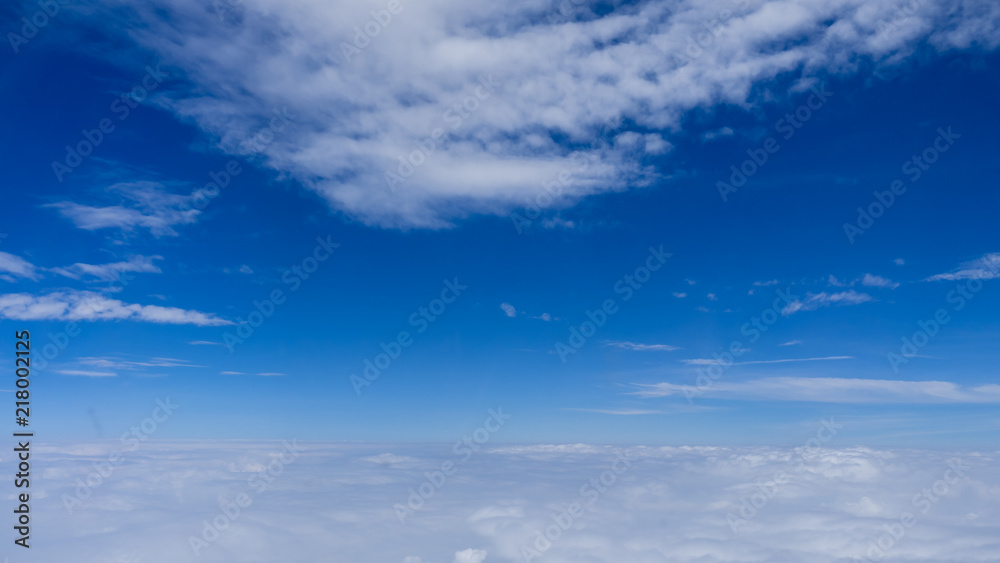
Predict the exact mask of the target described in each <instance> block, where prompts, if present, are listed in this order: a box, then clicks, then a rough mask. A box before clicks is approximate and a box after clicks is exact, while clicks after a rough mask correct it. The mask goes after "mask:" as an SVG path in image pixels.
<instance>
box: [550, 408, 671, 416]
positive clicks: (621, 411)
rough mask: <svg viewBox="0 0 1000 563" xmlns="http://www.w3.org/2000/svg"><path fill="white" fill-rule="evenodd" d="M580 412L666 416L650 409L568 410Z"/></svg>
mask: <svg viewBox="0 0 1000 563" xmlns="http://www.w3.org/2000/svg"><path fill="white" fill-rule="evenodd" d="M566 410H571V411H580V412H596V413H598V414H611V415H615V416H637V415H644V414H665V413H664V411H654V410H648V409H566Z"/></svg>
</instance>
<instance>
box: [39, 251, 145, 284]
mask: <svg viewBox="0 0 1000 563" xmlns="http://www.w3.org/2000/svg"><path fill="white" fill-rule="evenodd" d="M162 259H163V257H162V256H133V257H132V258H129V259H128V260H127V261H124V262H113V263H111V264H83V263H80V262H77V263H76V264H73V265H72V266H66V267H65V268H51V269H50V270H49V271H51V272H53V273H56V274H59V275H61V276H66V277H67V278H72V279H74V280H79V279H81V278H83V277H85V276H89V277H92V278H96V279H99V280H102V281H115V280H117V279H119V277H120V276H121V274H122V273H125V272H137V273H154V274H159V273H161V272H162V270H160V268H159V267H157V266H156V264H153V260H162Z"/></svg>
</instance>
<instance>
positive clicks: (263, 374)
mask: <svg viewBox="0 0 1000 563" xmlns="http://www.w3.org/2000/svg"><path fill="white" fill-rule="evenodd" d="M254 375H261V376H264V377H274V376H281V375H288V374H287V373H281V372H277V371H264V372H260V373H257V374H254Z"/></svg>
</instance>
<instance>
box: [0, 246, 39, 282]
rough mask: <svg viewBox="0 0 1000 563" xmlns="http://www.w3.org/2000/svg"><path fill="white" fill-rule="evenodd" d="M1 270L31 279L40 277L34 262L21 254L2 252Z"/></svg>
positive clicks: (0, 257)
mask: <svg viewBox="0 0 1000 563" xmlns="http://www.w3.org/2000/svg"><path fill="white" fill-rule="evenodd" d="M0 272H6V273H8V274H12V275H14V276H17V277H19V278H27V279H29V280H37V279H38V278H39V276H38V272H37V271H36V269H35V266H34V264H32V263H31V262H28V261H27V260H25V259H24V258H21V257H20V256H14V255H13V254H8V253H6V252H0Z"/></svg>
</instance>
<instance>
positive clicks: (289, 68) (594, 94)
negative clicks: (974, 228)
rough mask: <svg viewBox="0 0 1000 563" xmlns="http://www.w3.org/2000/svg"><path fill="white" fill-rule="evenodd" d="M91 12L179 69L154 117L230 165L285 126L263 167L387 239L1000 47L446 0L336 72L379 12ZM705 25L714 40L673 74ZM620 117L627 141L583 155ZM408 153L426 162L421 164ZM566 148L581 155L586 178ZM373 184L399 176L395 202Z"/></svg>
mask: <svg viewBox="0 0 1000 563" xmlns="http://www.w3.org/2000/svg"><path fill="white" fill-rule="evenodd" d="M104 3H105V4H107V5H109V6H110V8H109V10H107V13H106V14H102V16H104V17H102V18H100V19H101V20H102V21H108V20H109V19H110V18H115V17H118V18H127V19H126V20H125V21H119V22H116V24H115V25H114V27H116V28H118V29H123V30H126V29H127V30H129V32H128V33H129V35H128V38H129V39H130V40H134V41H137V42H138V43H139V44H140V45H141V46H143V47H145V48H146V49H148V50H150V51H152V52H153V54H151V55H150V56H155V57H156V58H158V59H160V60H163V62H164V64H165V65H167V66H170V67H171V69H177V76H176V77H173V79H174V81H175V83H174V85H173V87H172V88H171V89H169V90H163V91H161V92H160V93H159V94H158V97H157V103H159V104H160V105H161V106H162V107H164V108H165V109H167V110H168V111H172V112H174V113H175V114H176V115H178V116H179V117H180V118H182V119H183V120H185V121H189V122H192V123H194V124H196V125H197V126H198V127H200V128H201V129H202V130H204V131H205V132H207V133H208V134H210V135H211V136H212V137H213V139H215V140H216V141H217V143H218V145H219V146H220V147H221V148H222V149H223V150H225V151H227V152H229V153H231V154H238V153H241V152H245V150H246V149H245V141H246V140H247V138H248V136H249V135H250V134H251V133H252V132H254V131H256V130H258V129H260V128H261V127H262V126H264V124H266V123H267V122H268V120H269V119H270V118H271V117H272V112H273V111H274V110H278V111H287V112H288V113H289V114H291V115H293V116H294V121H293V122H291V123H289V124H287V125H283V126H282V130H281V131H278V132H275V133H274V135H273V140H271V141H270V142H269V143H267V144H264V145H263V146H262V147H261V150H260V154H259V158H260V161H261V162H262V164H263V165H265V166H267V167H269V168H271V169H274V170H276V171H279V172H281V173H285V174H287V175H289V176H291V177H293V178H295V179H297V180H299V181H300V182H301V183H302V184H304V185H305V186H307V187H308V188H309V189H311V190H313V191H315V192H316V193H318V194H320V195H321V196H322V197H324V198H325V199H326V200H327V201H328V202H329V203H330V204H331V205H332V206H333V207H334V208H336V209H339V210H342V211H344V212H345V213H347V214H349V215H351V216H354V217H357V218H359V219H361V220H362V221H364V222H366V223H369V224H374V225H381V226H391V227H414V226H416V227H431V228H439V227H445V226H448V225H451V224H453V221H454V220H455V219H458V218H462V217H465V216H468V215H469V214H471V213H489V214H505V213H507V212H509V211H511V210H513V209H516V208H518V207H521V206H523V205H524V200H525V199H526V198H534V197H535V196H536V195H538V194H539V193H543V192H541V191H540V186H541V184H542V183H543V182H547V181H552V180H554V179H556V178H558V177H559V174H560V173H561V172H564V171H573V172H572V173H571V175H570V179H569V181H568V182H567V184H568V185H566V186H564V187H563V188H562V192H563V194H564V196H563V198H562V199H563V201H564V202H565V203H561V204H562V205H565V204H569V203H571V202H572V201H575V200H577V199H579V198H581V197H584V196H587V195H591V194H596V193H601V192H609V191H619V190H624V189H628V188H632V187H641V186H645V185H648V184H649V183H651V182H652V181H653V180H655V179H656V178H657V174H656V172H655V170H654V169H653V168H652V166H651V159H650V158H649V156H650V155H658V154H661V153H663V152H665V151H666V150H668V148H669V145H668V144H667V141H665V140H663V139H662V136H661V135H660V134H659V133H657V132H662V131H669V130H673V129H675V128H677V127H679V126H680V125H681V124H682V123H683V120H684V117H685V115H687V114H688V112H690V111H692V110H697V109H702V108H711V107H715V106H717V105H720V104H733V105H741V106H742V105H750V104H756V103H757V102H758V101H759V96H761V95H763V94H761V92H762V91H767V92H768V94H767V96H771V95H773V92H775V91H777V89H774V88H770V87H769V86H770V85H771V84H773V83H774V82H775V81H776V80H778V79H784V78H785V77H787V76H789V75H792V74H797V73H801V74H802V75H804V76H817V75H823V74H824V73H827V72H829V73H836V74H839V75H844V74H848V73H852V72H857V71H860V70H864V71H865V72H869V70H868V69H870V66H869V65H868V63H866V62H865V61H868V60H874V61H875V62H876V63H877V64H878V65H881V66H891V65H895V64H898V63H900V62H901V61H903V60H905V59H907V58H908V57H909V56H910V55H912V54H913V53H914V52H915V51H917V50H918V48H921V47H922V46H924V45H926V46H929V48H930V49H933V50H936V51H939V52H946V51H952V50H955V49H969V48H972V47H973V46H975V48H977V49H992V48H995V47H996V45H997V43H998V42H1000V31H998V29H997V28H996V27H995V26H991V25H984V24H983V22H989V21H993V20H994V19H996V18H997V13H998V11H1000V8H998V7H997V6H995V5H991V4H979V5H975V6H974V7H973V6H971V5H968V4H967V3H966V2H965V1H963V0H941V1H940V2H935V3H923V4H921V5H919V6H918V7H917V8H916V12H915V13H914V15H912V16H911V17H909V18H906V19H905V20H904V21H902V22H901V23H899V25H894V26H891V29H890V28H887V26H886V25H884V24H885V23H886V22H889V21H891V20H893V19H894V18H896V17H897V11H898V2H896V1H895V0H879V1H875V2H870V1H866V0H834V1H827V0H801V1H799V2H795V3H790V2H788V3H781V4H775V3H771V2H754V3H747V4H742V5H741V6H739V7H737V6H733V7H732V9H733V11H734V13H733V14H732V16H731V17H728V18H727V19H726V20H725V21H724V22H721V21H720V9H719V7H718V6H716V5H714V4H711V3H703V2H696V1H694V0H687V1H680V2H670V3H664V2H622V3H616V5H615V7H614V9H612V10H611V11H610V12H607V13H605V12H604V11H601V12H596V11H594V5H592V4H590V3H583V4H581V5H579V7H578V8H572V9H574V10H575V13H572V14H571V15H570V17H568V18H565V17H563V16H562V15H561V14H560V13H559V9H560V8H558V6H557V5H555V4H553V3H550V2H538V1H534V0H520V1H514V2H510V3H504V4H503V5H502V7H501V6H500V5H496V4H490V3H485V2H471V3H470V2H458V1H454V0H451V1H449V0H440V1H438V2H434V3H431V4H426V5H421V6H413V7H406V8H405V10H404V12H402V13H400V14H398V15H397V16H393V19H392V21H391V22H390V23H389V24H388V26H387V27H386V29H385V30H384V32H379V35H378V36H377V37H374V38H370V41H369V38H367V37H365V38H364V39H365V40H366V41H369V44H367V45H366V46H365V48H364V49H363V50H361V51H360V52H359V53H356V54H352V55H351V56H349V57H345V55H344V48H343V45H351V42H352V41H353V37H354V36H355V31H354V26H359V28H360V27H363V26H364V25H365V22H366V21H368V20H369V19H370V18H371V16H370V15H369V13H368V11H369V9H374V8H380V9H381V8H382V7H383V6H384V4H379V3H371V4H370V5H359V4H357V3H355V2H348V1H347V0H335V1H331V2H315V1H312V0H292V1H284V0H283V1H280V2H279V1H278V0H245V1H243V2H240V3H238V7H236V4H237V3H235V2H234V3H229V4H228V5H224V6H223V8H222V12H223V13H222V15H221V16H220V13H217V11H216V10H215V9H205V6H204V3H200V2H196V1H193V0H157V1H153V2H150V3H147V4H141V5H138V6H135V5H134V3H132V2H126V1H125V0H105V2H104ZM120 6H127V7H128V8H129V9H128V10H116V9H115V8H118V7H120ZM230 8H231V9H230ZM709 22H713V23H712V24H711V25H712V26H713V29H717V33H716V34H715V35H714V37H713V38H712V40H711V44H710V45H708V46H706V47H705V48H704V49H703V50H702V52H701V53H700V54H698V56H697V57H696V59H695V60H693V61H691V62H689V63H688V62H686V61H680V60H679V59H680V57H679V56H678V55H681V54H683V53H685V52H686V50H687V49H689V45H690V42H691V41H693V39H692V38H695V37H698V36H699V34H703V33H704V32H705V29H706V28H705V25H708V24H709ZM109 26H110V24H109ZM276 30H280V33H278V32H276ZM777 45H780V46H781V48H776V46H777ZM538 53H546V54H547V56H545V57H539V56H538ZM477 88H478V93H479V95H480V97H479V98H476V93H477ZM489 90H492V91H489ZM486 94H488V96H487V95H486ZM463 104H464V106H465V107H467V108H469V109H463ZM473 108H474V109H473ZM619 118H622V119H624V121H625V122H628V123H631V124H634V128H635V129H637V130H638V131H622V132H620V133H616V134H615V137H614V138H612V139H610V141H611V142H603V143H601V144H599V145H598V144H597V143H594V141H595V140H597V139H599V138H600V137H599V136H600V135H601V131H602V127H604V124H605V123H606V122H608V121H609V120H615V119H619ZM435 132H438V133H437V134H435ZM651 135H652V137H651ZM563 140H565V141H563ZM420 143H423V144H424V145H425V146H427V147H432V148H427V149H424V152H423V153H421V152H420V149H419V148H418V147H419V146H420ZM572 146H580V147H586V146H592V147H594V148H592V149H585V151H586V156H587V158H588V160H589V163H590V164H589V165H588V166H587V167H586V168H585V169H581V167H580V166H579V165H578V164H577V163H578V162H579V160H576V159H575V157H574V152H573V149H571V148H570V147H572ZM427 153H429V154H427ZM411 155H412V157H411ZM578 157H579V154H577V155H576V158H578ZM407 159H409V160H410V161H411V162H413V163H416V165H415V166H412V167H411V166H410V164H409V163H405V162H403V161H406V160H407ZM401 162H403V163H402V164H401ZM387 173H394V174H406V175H407V177H406V179H405V182H404V183H403V184H402V185H398V186H393V187H390V185H389V182H387V179H386V177H387ZM113 222H116V223H117V222H124V223H126V224H135V220H134V218H129V217H122V218H116V219H115V220H114V221H113Z"/></svg>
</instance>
